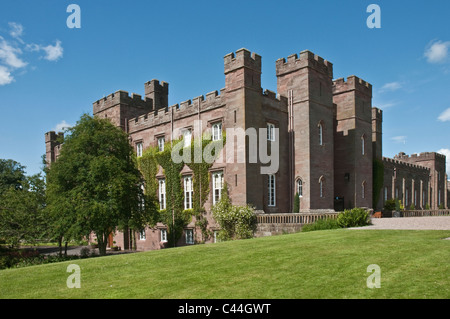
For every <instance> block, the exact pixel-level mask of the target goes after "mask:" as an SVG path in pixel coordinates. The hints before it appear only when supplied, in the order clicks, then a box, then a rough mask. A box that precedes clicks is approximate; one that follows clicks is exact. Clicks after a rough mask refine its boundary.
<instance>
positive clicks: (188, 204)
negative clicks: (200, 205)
mask: <svg viewBox="0 0 450 319" xmlns="http://www.w3.org/2000/svg"><path fill="white" fill-rule="evenodd" d="M183 186H184V188H183V193H184V200H183V201H184V209H192V208H193V199H192V196H193V193H194V190H193V181H192V175H188V176H184V177H183ZM188 188H189V189H188Z"/></svg>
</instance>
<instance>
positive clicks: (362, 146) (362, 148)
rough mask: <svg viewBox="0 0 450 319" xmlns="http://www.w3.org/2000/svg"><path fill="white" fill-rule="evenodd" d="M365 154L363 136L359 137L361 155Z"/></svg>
mask: <svg viewBox="0 0 450 319" xmlns="http://www.w3.org/2000/svg"><path fill="white" fill-rule="evenodd" d="M365 152H366V149H365V138H364V135H363V136H361V154H362V155H364V154H365Z"/></svg>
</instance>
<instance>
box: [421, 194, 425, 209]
mask: <svg viewBox="0 0 450 319" xmlns="http://www.w3.org/2000/svg"><path fill="white" fill-rule="evenodd" d="M422 207H425V191H422Z"/></svg>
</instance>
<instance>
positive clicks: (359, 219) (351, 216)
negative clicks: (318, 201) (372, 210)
mask: <svg viewBox="0 0 450 319" xmlns="http://www.w3.org/2000/svg"><path fill="white" fill-rule="evenodd" d="M337 224H338V225H339V226H340V227H344V228H345V227H358V226H366V225H369V224H370V219H369V211H367V210H365V209H364V208H353V209H351V210H349V209H346V210H344V212H342V213H339V215H338V217H337Z"/></svg>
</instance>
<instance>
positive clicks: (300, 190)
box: [297, 179, 303, 197]
mask: <svg viewBox="0 0 450 319" xmlns="http://www.w3.org/2000/svg"><path fill="white" fill-rule="evenodd" d="M297 194H298V196H299V197H303V181H302V180H301V179H299V180H298V181H297Z"/></svg>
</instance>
